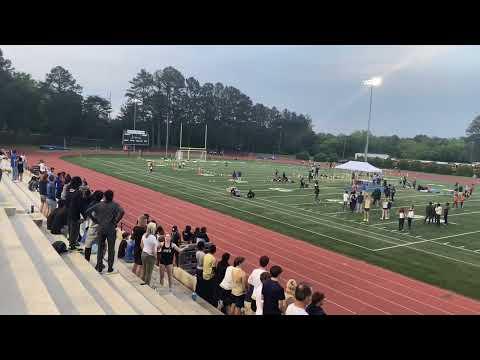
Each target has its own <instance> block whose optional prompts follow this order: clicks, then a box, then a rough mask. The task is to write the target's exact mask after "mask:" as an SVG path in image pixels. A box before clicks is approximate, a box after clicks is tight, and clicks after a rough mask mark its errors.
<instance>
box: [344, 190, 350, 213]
mask: <svg viewBox="0 0 480 360" xmlns="http://www.w3.org/2000/svg"><path fill="white" fill-rule="evenodd" d="M348 199H349V196H348V191H345V193H344V194H343V211H345V210H346V209H347V206H348Z"/></svg>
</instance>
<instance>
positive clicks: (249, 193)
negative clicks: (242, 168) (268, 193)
mask: <svg viewBox="0 0 480 360" xmlns="http://www.w3.org/2000/svg"><path fill="white" fill-rule="evenodd" d="M254 197H255V193H254V192H253V191H252V189H250V190H248V193H247V198H249V199H253V198H254Z"/></svg>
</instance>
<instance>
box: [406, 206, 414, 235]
mask: <svg viewBox="0 0 480 360" xmlns="http://www.w3.org/2000/svg"><path fill="white" fill-rule="evenodd" d="M414 217H415V209H414V207H413V205H412V206H410V209H408V213H407V221H408V230H409V231H410V230H411V229H412V221H413V218H414Z"/></svg>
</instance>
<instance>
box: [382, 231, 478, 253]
mask: <svg viewBox="0 0 480 360" xmlns="http://www.w3.org/2000/svg"><path fill="white" fill-rule="evenodd" d="M479 232H480V230H475V231H469V232H465V233H461V234H454V235H447V236H441V237H438V238H433V239H427V240H422V241H413V242H410V243H406V244H400V245H394V246H387V247H384V248H380V249H375V250H373V251H382V250H387V249H393V248H397V247H402V246H410V245H415V244H420V243H424V242H429V241H430V242H434V243H437V244H440V245H448V244H449V243H439V242H438V240H443V239H450V238H454V237H459V236H465V235H470V234H476V233H479ZM452 247H454V248H457V249H461V250H469V249H465V246H464V245H462V246H452ZM472 251H473V250H472ZM473 252H475V251H473Z"/></svg>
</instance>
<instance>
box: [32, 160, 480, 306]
mask: <svg viewBox="0 0 480 360" xmlns="http://www.w3.org/2000/svg"><path fill="white" fill-rule="evenodd" d="M61 155H62V154H58V153H57V154H55V153H51V154H46V153H32V154H30V155H29V162H30V163H31V164H32V163H34V162H36V161H38V160H39V159H40V158H42V159H44V160H45V161H46V163H47V164H48V165H49V166H52V167H54V168H55V172H58V171H61V170H63V171H66V172H68V173H70V174H71V175H72V176H73V175H78V176H81V177H85V178H86V179H87V181H88V183H89V185H90V186H91V187H92V188H93V189H101V190H106V189H112V190H113V191H114V192H115V200H116V201H118V202H119V203H120V204H121V205H122V206H123V207H124V209H125V212H126V214H125V217H124V220H123V222H124V223H125V224H127V225H128V226H129V227H133V226H134V225H135V222H136V218H137V217H138V216H139V215H141V214H143V213H148V214H150V216H151V217H152V218H153V219H155V220H157V221H158V222H160V224H161V225H162V226H163V227H164V228H165V229H166V230H168V229H169V228H170V227H171V226H172V225H173V224H175V225H177V226H179V229H180V230H182V229H183V228H184V227H185V225H187V224H189V225H191V226H192V227H196V226H206V227H207V229H208V233H209V236H210V238H211V240H212V241H213V242H214V243H215V244H216V245H217V249H218V250H217V255H218V256H219V255H220V254H221V253H223V252H229V253H230V254H231V256H232V259H233V258H234V257H236V256H244V257H245V258H246V266H245V270H246V271H247V272H250V271H251V270H253V268H255V267H257V266H258V259H259V257H260V256H261V255H268V256H269V257H270V265H273V264H277V265H280V266H281V267H282V268H283V269H284V272H283V274H282V276H281V278H282V282H283V283H285V282H286V280H288V279H290V278H293V279H295V280H297V282H298V281H305V282H307V283H309V284H310V285H311V286H312V287H313V288H314V290H319V291H322V292H324V293H325V296H326V302H325V310H326V312H327V313H328V314H332V315H354V314H362V315H390V314H393V315H403V314H410V315H418V314H437V315H448V314H480V302H478V301H476V300H473V299H469V298H467V297H465V296H461V295H459V294H455V293H453V292H451V291H447V290H443V289H440V288H438V287H435V286H432V285H429V284H425V283H422V282H420V281H417V280H413V279H410V278H408V277H406V276H403V275H400V274H396V273H394V272H391V271H388V270H385V269H382V268H380V267H377V266H374V265H370V264H368V263H365V262H363V261H360V260H356V259H352V258H349V257H347V256H344V255H340V254H337V253H335V252H332V251H329V250H325V249H322V248H320V247H317V246H314V245H311V244H309V243H306V242H304V241H301V240H297V239H295V238H292V237H289V236H286V235H283V234H279V233H276V232H274V231H271V230H268V229H265V228H262V227H260V226H257V225H254V224H250V223H248V222H245V221H242V220H239V219H236V218H234V217H231V216H228V215H224V214H221V213H219V212H216V211H213V210H210V209H206V208H203V207H200V206H198V205H195V204H191V203H188V202H186V201H183V200H179V199H176V198H174V197H171V196H167V195H164V194H162V193H159V192H156V191H153V190H151V189H147V188H144V187H141V186H138V185H136V184H132V183H129V182H126V181H123V180H119V179H116V178H114V177H111V176H108V175H104V174H101V173H98V172H96V171H93V170H90V169H85V168H82V167H80V166H77V165H74V164H71V163H68V162H66V161H64V160H62V159H60V158H59V157H60V156H61Z"/></svg>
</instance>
